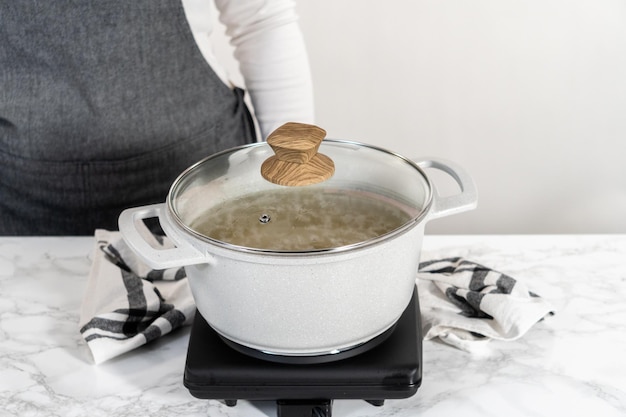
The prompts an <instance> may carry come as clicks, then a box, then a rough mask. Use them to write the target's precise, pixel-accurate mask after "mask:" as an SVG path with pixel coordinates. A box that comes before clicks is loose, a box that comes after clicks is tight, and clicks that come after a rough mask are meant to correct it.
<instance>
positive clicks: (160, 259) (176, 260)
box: [118, 203, 212, 269]
mask: <svg viewBox="0 0 626 417" xmlns="http://www.w3.org/2000/svg"><path fill="white" fill-rule="evenodd" d="M164 207H165V204H163V203H160V204H152V205H149V206H142V207H134V208H129V209H126V210H124V211H123V212H122V213H121V214H120V217H119V219H118V225H119V227H120V232H121V233H122V237H123V238H124V240H125V241H126V243H127V244H128V246H129V247H130V248H131V249H132V250H133V251H134V252H135V253H136V254H137V255H138V256H139V257H140V258H141V259H142V260H143V261H144V262H145V263H146V264H147V265H148V266H150V267H151V268H154V269H168V268H176V267H181V266H188V265H196V264H201V263H210V262H211V259H212V257H210V256H209V255H208V254H203V253H202V252H201V251H199V250H198V249H196V248H195V247H193V246H192V245H190V244H189V243H187V242H185V241H184V240H181V239H176V241H174V239H172V236H168V237H170V239H172V241H174V243H175V244H176V247H175V248H170V249H155V248H153V247H152V246H151V245H150V244H149V243H148V241H147V240H146V239H145V238H144V236H145V235H146V234H148V233H150V231H149V230H148V228H147V227H146V226H145V224H144V223H143V221H141V220H144V219H149V218H152V217H158V218H159V221H161V224H162V225H163V221H164V219H163V216H162V215H161V214H162V213H163V210H164Z"/></svg>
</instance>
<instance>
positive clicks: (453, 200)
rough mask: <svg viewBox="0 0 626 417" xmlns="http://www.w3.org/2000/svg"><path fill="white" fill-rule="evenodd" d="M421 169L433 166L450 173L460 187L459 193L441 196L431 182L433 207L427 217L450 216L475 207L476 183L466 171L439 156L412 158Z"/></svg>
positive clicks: (476, 199) (476, 198) (476, 196)
mask: <svg viewBox="0 0 626 417" xmlns="http://www.w3.org/2000/svg"><path fill="white" fill-rule="evenodd" d="M413 162H415V163H416V164H417V166H419V167H420V168H422V169H427V168H435V169H438V170H440V171H443V172H445V173H446V174H448V175H450V176H451V177H452V178H453V179H454V181H456V183H457V184H458V185H459V187H461V192H460V193H459V194H454V195H451V196H446V197H441V196H440V195H439V192H438V191H437V186H436V185H434V184H433V208H432V209H431V210H430V214H429V215H428V219H429V220H431V219H438V218H440V217H445V216H450V215H452V214H457V213H461V212H464V211H468V210H472V209H475V208H476V205H477V201H478V194H477V193H476V185H475V184H474V180H472V177H470V176H469V174H468V173H467V172H465V170H464V169H463V168H461V167H460V166H459V165H457V164H455V163H454V162H451V161H447V160H444V159H439V158H427V159H422V160H414V161H413Z"/></svg>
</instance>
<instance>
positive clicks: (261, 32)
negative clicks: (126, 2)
mask: <svg viewBox="0 0 626 417" xmlns="http://www.w3.org/2000/svg"><path fill="white" fill-rule="evenodd" d="M198 1H199V0H185V1H183V5H184V7H185V11H186V13H187V16H188V20H189V21H190V24H191V26H192V30H193V31H194V36H195V37H196V42H197V43H198V46H199V47H200V49H201V51H202V52H203V54H204V56H205V58H206V59H207V61H208V62H209V64H210V65H211V67H212V68H213V69H214V70H215V72H216V73H217V74H218V75H220V76H221V77H222V79H223V80H224V81H225V82H227V83H228V82H229V80H227V79H225V78H227V76H226V75H225V72H224V69H223V67H222V65H221V64H220V63H219V62H217V60H216V58H215V56H214V55H213V53H212V52H211V50H210V49H209V48H208V45H207V44H206V42H205V41H206V39H202V38H200V37H199V36H198V34H199V32H202V33H204V34H208V35H210V34H211V33H212V31H213V29H214V28H213V25H214V23H213V22H214V21H213V20H212V19H211V18H210V17H211V16H210V15H208V14H209V13H214V12H215V10H208V9H207V10H205V12H206V13H205V16H204V17H205V18H204V19H203V21H202V22H201V24H200V25H201V26H200V27H198V19H195V16H193V13H194V10H197V8H198V7H203V6H206V4H204V5H202V4H200V3H198ZM215 6H216V10H217V12H218V13H219V21H220V22H221V23H223V24H224V25H225V27H226V35H227V36H228V37H229V38H230V43H231V44H232V46H233V47H234V58H235V59H236V60H237V62H238V63H239V71H240V73H241V75H242V77H243V80H244V82H245V88H246V90H247V91H248V93H249V94H250V98H251V103H252V106H253V108H254V109H253V110H254V113H255V117H256V120H257V122H258V125H259V129H260V133H261V137H262V139H265V138H267V136H268V135H269V134H270V133H271V132H272V131H273V130H274V129H275V128H277V127H278V126H280V125H281V124H283V123H285V122H289V121H294V122H303V123H313V122H314V109H313V92H312V83H311V74H310V69H309V62H308V57H307V53H306V49H305V44H304V39H303V36H302V32H301V31H300V27H299V25H298V17H297V15H296V12H295V4H294V2H293V1H290V0H215ZM207 15H208V16H207ZM207 17H208V19H207ZM194 23H195V27H194ZM203 42H204V44H203Z"/></svg>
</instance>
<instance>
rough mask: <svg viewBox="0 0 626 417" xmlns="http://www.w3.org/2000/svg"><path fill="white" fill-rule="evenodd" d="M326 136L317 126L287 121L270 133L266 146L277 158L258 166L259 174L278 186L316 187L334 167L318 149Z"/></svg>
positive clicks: (274, 157) (327, 176)
mask: <svg viewBox="0 0 626 417" xmlns="http://www.w3.org/2000/svg"><path fill="white" fill-rule="evenodd" d="M325 137H326V131H325V130H324V129H322V128H320V127H317V126H314V125H309V124H304V123H294V122H289V123H285V124H284V125H282V126H280V127H279V128H278V129H276V130H275V131H274V132H272V133H271V134H270V135H269V136H268V138H267V143H268V144H269V145H270V146H271V147H272V150H273V151H274V153H275V154H276V155H274V156H272V157H270V158H268V159H267V160H266V161H264V162H263V164H262V165H261V175H263V178H265V179H266V180H268V181H270V182H273V183H274V184H279V185H289V186H300V185H311V184H316V183H319V182H322V181H325V180H327V179H328V178H330V177H331V176H332V175H333V173H334V172H335V164H334V163H333V161H332V159H330V158H329V157H327V156H326V155H322V154H319V153H317V150H318V149H319V147H320V144H321V143H322V140H324V138H325Z"/></svg>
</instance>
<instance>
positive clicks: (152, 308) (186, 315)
mask: <svg viewBox="0 0 626 417" xmlns="http://www.w3.org/2000/svg"><path fill="white" fill-rule="evenodd" d="M95 237H96V247H95V250H94V258H93V264H92V268H91V272H90V276H89V282H88V286H87V291H86V293H85V297H84V299H83V303H82V306H81V315H80V332H81V334H82V336H83V338H84V339H85V340H86V342H87V345H88V346H89V348H90V350H91V353H92V355H93V358H94V361H95V363H97V364H99V363H102V362H104V361H107V360H109V359H111V358H114V357H116V356H119V355H121V354H123V353H125V352H128V351H131V350H133V349H136V348H138V347H139V346H142V345H144V344H146V343H148V342H150V341H152V340H154V339H157V338H159V337H161V336H162V335H165V334H167V333H169V332H171V331H172V330H174V329H176V328H178V327H181V326H183V325H185V324H189V323H191V320H192V319H193V316H194V314H195V303H194V301H193V297H192V294H191V291H190V289H189V286H188V284H187V279H186V275H185V270H184V268H173V269H167V270H152V269H151V268H150V267H148V266H147V265H145V264H144V263H143V262H141V261H140V260H139V258H138V257H137V256H136V255H135V253H134V252H133V251H132V250H131V249H130V248H129V247H128V246H127V245H126V243H125V242H124V240H123V239H122V238H121V235H120V233H119V232H109V231H106V230H97V231H96V234H95ZM144 238H145V239H146V240H147V241H149V242H151V244H152V245H153V246H155V247H163V248H170V247H172V244H171V242H169V240H168V239H167V237H163V236H157V235H152V234H150V235H149V236H145V237H144ZM417 286H418V292H419V298H420V309H421V315H422V326H423V334H424V336H425V339H427V340H428V339H433V338H439V339H441V340H442V341H444V342H446V343H448V344H451V345H453V346H455V347H458V348H460V349H464V350H468V351H471V350H474V349H475V348H476V347H477V346H480V345H482V344H484V342H485V341H488V340H491V339H500V340H513V339H516V338H519V337H521V336H522V335H524V334H525V333H526V332H527V331H528V330H529V329H530V328H531V327H532V326H533V325H534V324H535V323H537V322H538V321H539V320H541V319H542V318H543V317H545V316H546V315H547V314H549V313H550V312H551V311H552V308H551V307H550V305H549V303H548V302H547V301H545V300H544V299H542V298H540V297H538V296H536V295H534V294H533V293H531V292H530V291H529V290H528V289H527V288H526V286H525V285H524V284H523V283H521V282H519V281H517V280H515V279H513V278H511V277H510V276H508V275H506V274H502V273H500V272H497V271H494V270H491V269H489V268H486V267H484V266H482V265H479V264H476V263H473V262H470V261H468V260H465V259H462V258H448V259H439V260H434V261H427V262H422V263H421V264H420V271H419V273H418V274H417Z"/></svg>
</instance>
